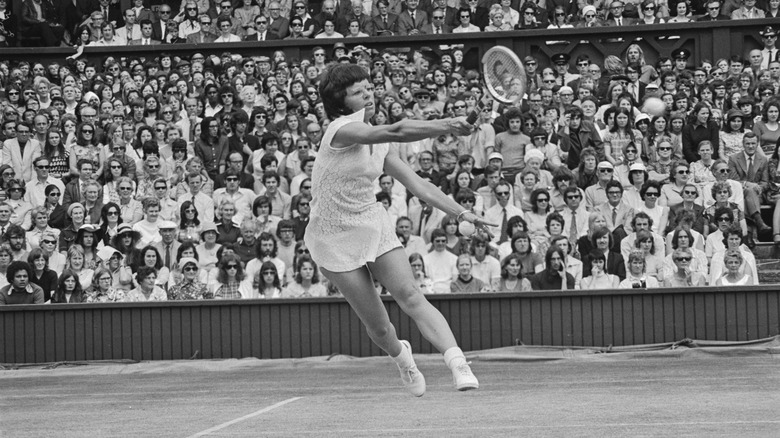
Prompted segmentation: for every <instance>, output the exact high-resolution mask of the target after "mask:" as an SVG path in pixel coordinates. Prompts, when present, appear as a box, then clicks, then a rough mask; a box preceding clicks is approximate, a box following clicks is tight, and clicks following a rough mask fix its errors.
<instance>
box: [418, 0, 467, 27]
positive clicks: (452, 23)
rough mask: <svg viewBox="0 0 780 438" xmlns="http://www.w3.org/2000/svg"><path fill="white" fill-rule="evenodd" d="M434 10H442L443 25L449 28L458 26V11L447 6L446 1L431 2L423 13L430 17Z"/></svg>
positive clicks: (435, 0) (436, 0) (434, 0)
mask: <svg viewBox="0 0 780 438" xmlns="http://www.w3.org/2000/svg"><path fill="white" fill-rule="evenodd" d="M436 9H442V10H444V22H443V23H444V24H446V25H447V26H449V27H450V28H453V27H458V26H460V17H459V15H458V14H459V13H460V10H459V9H458V8H453V7H452V6H447V0H433V2H432V3H431V5H429V6H428V7H427V8H426V9H425V12H426V13H427V14H428V16H429V17H430V16H432V15H433V11H435V10H436Z"/></svg>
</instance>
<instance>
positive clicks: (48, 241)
mask: <svg viewBox="0 0 780 438" xmlns="http://www.w3.org/2000/svg"><path fill="white" fill-rule="evenodd" d="M41 243H45V244H47V245H54V244H55V243H57V242H55V241H53V240H41Z"/></svg>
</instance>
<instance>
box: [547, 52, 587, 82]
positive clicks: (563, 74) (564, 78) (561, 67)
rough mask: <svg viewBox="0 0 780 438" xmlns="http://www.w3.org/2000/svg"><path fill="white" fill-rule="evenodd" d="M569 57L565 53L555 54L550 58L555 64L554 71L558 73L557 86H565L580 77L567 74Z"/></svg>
mask: <svg viewBox="0 0 780 438" xmlns="http://www.w3.org/2000/svg"><path fill="white" fill-rule="evenodd" d="M570 59H571V56H569V54H567V53H556V54H555V55H553V56H551V57H550V60H551V61H552V62H553V64H555V71H557V72H558V79H559V82H558V85H566V84H568V83H570V82H573V81H575V80H577V79H579V78H580V75H578V74H574V73H569V60H570Z"/></svg>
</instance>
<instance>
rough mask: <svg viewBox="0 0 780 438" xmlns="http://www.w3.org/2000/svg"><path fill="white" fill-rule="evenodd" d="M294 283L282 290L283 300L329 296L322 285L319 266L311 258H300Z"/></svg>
mask: <svg viewBox="0 0 780 438" xmlns="http://www.w3.org/2000/svg"><path fill="white" fill-rule="evenodd" d="M295 271H296V272H295V276H294V277H293V280H294V281H291V282H290V283H289V284H288V285H287V287H285V288H284V289H283V290H282V293H281V298H308V297H325V296H328V290H327V288H326V287H325V286H324V285H323V284H322V283H320V278H319V273H318V271H317V264H316V263H314V260H312V259H311V258H310V257H308V256H305V257H299V258H298V261H297V263H296V270H295Z"/></svg>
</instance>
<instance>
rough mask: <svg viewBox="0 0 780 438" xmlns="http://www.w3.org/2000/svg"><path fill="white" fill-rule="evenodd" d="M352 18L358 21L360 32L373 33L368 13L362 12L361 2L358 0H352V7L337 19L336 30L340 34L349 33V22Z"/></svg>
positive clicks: (372, 25)
mask: <svg viewBox="0 0 780 438" xmlns="http://www.w3.org/2000/svg"><path fill="white" fill-rule="evenodd" d="M353 20H356V21H357V22H358V23H359V25H360V31H361V32H363V33H365V34H367V35H372V34H373V32H374V24H373V21H372V19H371V17H370V16H369V15H368V14H364V13H363V3H362V2H361V1H360V0H354V1H353V2H352V9H351V10H350V11H349V12H348V13H347V14H345V15H343V16H342V17H341V19H340V20H338V24H337V26H336V32H338V33H340V34H342V35H347V34H349V23H350V22H351V21H353Z"/></svg>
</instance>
